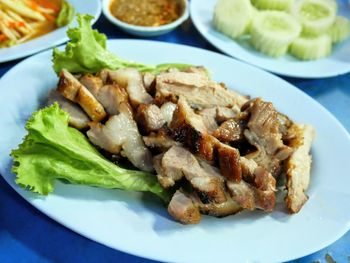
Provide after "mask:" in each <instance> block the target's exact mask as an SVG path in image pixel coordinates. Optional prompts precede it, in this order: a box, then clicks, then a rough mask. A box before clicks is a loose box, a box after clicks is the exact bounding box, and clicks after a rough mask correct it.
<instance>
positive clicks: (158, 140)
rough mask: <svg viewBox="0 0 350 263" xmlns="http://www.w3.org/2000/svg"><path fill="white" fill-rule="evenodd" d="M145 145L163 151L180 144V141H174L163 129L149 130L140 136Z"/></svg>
mask: <svg viewBox="0 0 350 263" xmlns="http://www.w3.org/2000/svg"><path fill="white" fill-rule="evenodd" d="M142 139H143V141H144V143H145V144H146V146H147V147H149V148H152V149H157V150H160V151H161V152H164V151H166V150H168V149H169V148H171V146H175V145H177V146H181V143H179V142H176V141H174V140H173V139H172V138H171V137H170V136H169V135H168V134H167V132H166V131H165V130H164V129H160V130H159V131H158V132H156V133H155V132H151V133H150V134H149V135H148V136H143V137H142Z"/></svg>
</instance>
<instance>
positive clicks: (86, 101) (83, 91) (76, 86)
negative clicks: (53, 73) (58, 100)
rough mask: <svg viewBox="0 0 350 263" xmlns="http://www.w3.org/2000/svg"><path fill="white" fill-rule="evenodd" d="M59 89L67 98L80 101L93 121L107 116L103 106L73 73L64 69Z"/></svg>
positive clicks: (61, 73)
mask: <svg viewBox="0 0 350 263" xmlns="http://www.w3.org/2000/svg"><path fill="white" fill-rule="evenodd" d="M57 90H58V91H59V92H60V93H61V94H62V95H63V96H64V97H65V98H67V99H69V100H71V101H73V102H76V103H78V104H79V105H80V106H81V107H82V108H83V110H84V111H85V112H86V114H87V115H88V116H89V117H90V118H91V119H92V120H93V121H101V120H102V119H103V118H105V116H106V112H105V110H104V108H103V106H102V105H101V104H100V103H99V102H98V101H97V100H96V98H95V97H94V96H93V95H92V94H91V92H90V91H89V90H88V89H87V88H86V87H84V86H83V85H82V84H81V83H80V82H79V81H78V80H77V79H76V78H75V77H74V76H73V75H72V74H71V73H69V72H68V71H67V70H65V69H62V71H61V72H60V79H59V82H58V87H57Z"/></svg>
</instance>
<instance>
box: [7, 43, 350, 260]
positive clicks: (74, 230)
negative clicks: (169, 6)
mask: <svg viewBox="0 0 350 263" xmlns="http://www.w3.org/2000/svg"><path fill="white" fill-rule="evenodd" d="M111 42H141V43H142V42H144V43H146V44H147V43H148V44H149V43H150V44H152V43H153V42H156V43H157V44H160V45H164V46H173V45H176V46H182V47H184V48H188V49H196V50H199V51H200V52H204V53H207V52H208V53H212V54H214V55H215V56H221V57H225V58H226V59H230V60H233V61H235V62H238V63H239V64H241V65H242V66H243V65H244V66H245V67H248V68H250V69H252V70H257V71H260V72H262V73H263V74H267V75H269V77H272V78H275V79H278V81H282V82H284V84H285V85H286V86H288V87H286V88H288V89H293V90H294V91H295V92H297V93H299V94H300V96H305V97H307V99H308V100H311V101H312V103H314V104H315V105H316V106H317V107H318V108H319V109H321V110H322V111H323V113H324V114H327V115H328V117H330V118H331V119H332V121H334V122H335V123H336V124H337V126H338V127H337V128H338V129H341V131H342V132H343V133H345V135H346V136H347V138H348V141H349V142H350V134H349V132H348V131H347V130H346V128H345V127H344V126H343V125H342V124H341V123H340V121H339V120H338V119H337V118H336V117H335V116H334V115H333V114H332V113H330V112H329V111H328V110H327V109H326V108H325V107H324V106H322V105H321V104H320V103H319V102H318V101H316V100H315V99H313V98H312V97H311V96H309V95H308V94H306V93H304V92H303V91H302V90H300V89H298V88H297V87H296V86H294V85H293V84H291V83H289V82H288V81H286V80H284V79H282V78H280V77H278V76H276V75H273V74H272V73H270V72H266V71H264V70H262V69H260V68H257V67H254V66H252V65H249V64H246V63H244V62H242V61H239V60H237V59H235V58H232V57H229V56H226V55H223V54H220V53H217V52H214V51H209V50H205V49H201V48H198V47H192V46H187V45H183V44H176V43H167V42H162V41H154V40H135V39H112V40H108V42H107V45H109V44H110V43H111ZM63 46H64V45H63ZM63 46H61V47H63ZM49 52H50V50H45V51H42V52H40V53H38V54H36V55H34V56H31V57H29V58H26V59H24V60H23V61H21V62H20V63H18V64H16V65H15V66H13V67H11V69H10V70H8V71H7V72H6V73H5V74H4V75H3V77H4V76H6V75H8V74H10V73H11V72H12V71H13V70H16V69H15V68H16V67H17V66H19V65H21V64H22V63H23V64H24V63H28V61H30V60H31V59H35V58H36V57H37V56H40V55H43V54H44V53H49ZM3 77H2V78H1V79H0V86H1V84H2V82H3ZM1 176H2V177H3V178H4V180H5V181H6V182H7V183H8V184H9V186H10V187H11V188H12V189H13V190H15V191H16V192H17V193H18V194H19V195H20V196H21V197H22V198H23V199H24V200H26V201H27V202H28V203H29V204H31V205H32V206H34V207H35V208H36V209H38V210H39V211H40V212H42V213H43V214H44V215H46V216H48V217H49V218H52V219H53V220H55V221H56V222H58V223H60V224H61V225H62V226H63V227H66V228H68V229H69V230H70V231H73V232H75V233H78V234H79V235H81V236H84V237H85V238H88V239H90V240H93V241H95V242H98V243H101V244H103V245H105V246H107V247H110V248H112V249H116V250H119V251H122V252H125V253H128V254H131V255H135V256H138V257H142V258H148V259H153V260H164V258H160V257H156V256H153V255H150V254H148V255H145V254H142V253H141V252H138V251H135V250H132V248H130V249H126V248H120V247H119V248H118V247H116V246H114V245H113V244H111V242H108V241H107V242H106V241H101V240H100V239H99V238H96V237H91V236H89V234H87V233H83V232H81V231H79V230H77V229H72V228H71V227H69V226H67V224H66V223H64V222H63V221H61V220H60V219H59V218H57V217H56V216H54V215H53V214H51V213H50V212H48V211H45V210H44V209H42V208H41V207H40V204H37V203H35V202H32V201H31V200H30V199H29V198H26V197H24V195H23V193H21V191H22V190H21V188H19V187H18V186H17V185H15V184H14V182H10V180H8V178H7V177H5V176H4V175H3V174H1ZM349 229H350V220H349V221H348V224H347V225H346V226H344V228H343V229H342V230H343V231H339V232H338V234H337V235H334V236H333V238H332V239H327V242H323V244H322V245H320V246H317V249H316V248H315V249H314V250H312V251H311V252H308V253H305V254H304V255H301V256H299V255H298V258H299V257H303V256H306V255H310V254H312V253H314V252H316V251H319V250H321V249H323V248H324V247H326V246H328V245H330V244H332V243H333V242H334V241H336V240H337V239H339V238H340V237H341V236H343V235H344V234H345V233H346V232H347V231H349ZM292 259H295V257H291V258H284V259H283V260H292ZM169 260H170V258H169Z"/></svg>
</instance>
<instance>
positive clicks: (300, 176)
mask: <svg viewBox="0 0 350 263" xmlns="http://www.w3.org/2000/svg"><path fill="white" fill-rule="evenodd" d="M288 133H289V134H290V137H292V135H294V138H293V139H291V140H290V142H289V146H290V147H292V148H293V149H294V152H293V154H292V155H291V156H290V157H289V158H288V159H287V162H286V170H287V173H286V174H287V184H286V187H287V191H288V193H287V196H286V199H285V202H286V205H287V208H288V210H289V212H290V213H297V212H299V210H300V209H301V207H302V206H303V205H304V203H305V202H306V201H307V199H308V196H307V195H306V194H305V191H306V190H307V188H308V187H309V182H310V170H311V161H312V159H311V155H310V153H309V152H310V149H311V143H312V141H313V139H314V138H315V129H314V128H313V127H312V126H310V125H299V124H293V125H292V126H291V128H290V129H289V130H288Z"/></svg>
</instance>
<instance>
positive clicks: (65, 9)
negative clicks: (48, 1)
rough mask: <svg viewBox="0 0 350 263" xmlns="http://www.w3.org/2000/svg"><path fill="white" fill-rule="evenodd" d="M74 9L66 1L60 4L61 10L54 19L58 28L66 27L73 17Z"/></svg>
mask: <svg viewBox="0 0 350 263" xmlns="http://www.w3.org/2000/svg"><path fill="white" fill-rule="evenodd" d="M74 13H75V10H74V7H73V6H72V5H71V4H70V3H68V2H67V1H63V2H62V7H61V10H60V12H59V14H58V16H57V18H56V21H55V22H56V25H57V26H58V27H63V26H66V25H68V24H69V23H70V22H71V21H72V20H73V17H74Z"/></svg>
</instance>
